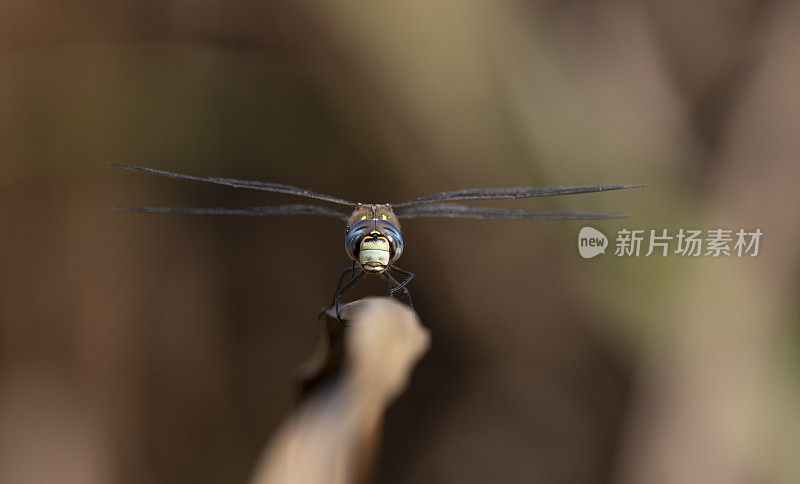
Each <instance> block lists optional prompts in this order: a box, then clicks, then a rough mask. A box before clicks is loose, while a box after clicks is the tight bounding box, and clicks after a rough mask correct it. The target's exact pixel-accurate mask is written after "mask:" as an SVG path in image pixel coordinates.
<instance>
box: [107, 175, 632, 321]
mask: <svg viewBox="0 0 800 484" xmlns="http://www.w3.org/2000/svg"><path fill="white" fill-rule="evenodd" d="M109 164H110V165H112V166H115V167H118V168H122V169H125V170H131V171H136V172H142V173H149V174H151V175H159V176H163V177H167V178H172V179H181V180H190V181H196V182H203V183H211V184H215V185H224V186H228V187H233V188H244V189H249V190H260V191H265V192H273V193H282V194H287V195H294V196H297V197H303V198H307V199H312V200H317V201H321V202H327V203H330V204H334V205H338V206H339V207H343V208H340V209H335V208H330V207H328V206H324V205H274V206H265V207H245V208H219V207H217V208H199V207H163V206H149V207H148V206H128V207H114V208H115V209H118V210H126V211H133V212H143V213H157V214H180V215H249V216H271V215H321V216H327V217H336V218H339V219H341V220H343V221H344V222H345V223H346V227H345V234H346V235H345V242H344V246H345V252H346V253H347V256H348V257H349V258H350V260H351V261H352V264H351V265H349V266H347V267H346V268H345V269H344V270H343V271H342V273H341V275H340V277H339V282H338V283H337V285H336V290H335V291H334V295H333V299H332V301H331V304H330V305H329V306H328V307H327V309H330V308H334V310H335V313H336V318H337V319H338V321H339V322H340V323H341V324H343V325H345V326H346V325H347V324H346V323H345V322H344V321H343V320H342V317H341V311H340V303H339V301H340V298H341V297H342V295H343V294H344V293H345V292H346V291H347V290H349V289H351V288H352V287H353V286H354V285H355V284H356V283H357V282H358V281H359V280H361V278H363V277H364V276H365V275H377V276H379V277H381V278H382V279H383V280H384V281H386V282H387V283H388V286H389V297H390V298H394V296H395V295H396V294H398V293H401V294H402V296H403V297H404V298H405V302H406V303H408V305H409V306H410V307H411V308H412V309H413V308H414V305H413V302H412V301H411V293H410V292H409V290H408V287H407V286H408V283H409V282H411V280H412V279H413V278H414V273H412V272H410V271H407V270H405V269H401V268H400V267H398V266H397V265H396V264H395V263H396V262H397V259H399V258H400V256H401V255H402V253H403V237H402V234H401V231H400V219H412V218H423V217H426V218H455V219H480V220H492V219H494V220H597V219H610V218H623V217H628V216H629V214H628V213H627V212H624V213H621V212H596V211H588V210H527V209H518V208H499V207H481V206H472V205H461V204H455V203H452V202H455V201H464V200H499V199H520V198H533V197H549V196H556V195H575V194H579V193H593V192H605V191H610V190H623V189H630V188H640V187H644V186H646V185H645V184H632V185H590V186H575V187H563V186H558V187H508V188H471V189H462V190H452V191H446V192H440V193H434V194H432V195H427V196H423V197H418V198H412V199H410V200H404V201H402V202H396V203H380V204H376V203H358V202H351V201H349V200H345V199H343V198H340V197H336V196H333V195H326V194H324V193H318V192H315V191H313V190H310V189H308V188H301V187H296V186H292V185H283V184H280V183H271V182H263V181H255V180H239V179H235V178H216V177H202V176H194V175H186V174H182V173H173V172H169V171H164V170H159V169H155V168H147V167H144V166H135V165H125V164H120V163H109ZM344 207H346V209H345V208H344ZM348 274H349V275H350V276H351V277H350V280H349V281H348V282H347V283H345V282H344V281H345V277H346V276H347V275H348ZM343 284H344V285H343ZM324 312H325V310H323V311H322V313H320V314H323V313H324Z"/></svg>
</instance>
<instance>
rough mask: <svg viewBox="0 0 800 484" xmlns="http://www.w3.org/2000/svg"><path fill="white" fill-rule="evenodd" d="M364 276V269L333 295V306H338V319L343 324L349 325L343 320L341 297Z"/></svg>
mask: <svg viewBox="0 0 800 484" xmlns="http://www.w3.org/2000/svg"><path fill="white" fill-rule="evenodd" d="M362 277H364V271H361V272H359V273H358V275H357V276H356V277H354V278H353V279H352V280H351V281H350V282H348V283H347V284H345V286H344V287H343V288H341V289H339V290H338V291H336V294H334V296H333V306H334V307H335V308H336V319H338V320H339V322H340V323H342V326H347V323H345V322H344V321H342V315H341V313H340V312H339V297H341V295H342V294H344V293H345V291H347V290H348V289H350V288H351V287H353V286H354V285H355V283H356V282H358V280H359V279H361V278H362Z"/></svg>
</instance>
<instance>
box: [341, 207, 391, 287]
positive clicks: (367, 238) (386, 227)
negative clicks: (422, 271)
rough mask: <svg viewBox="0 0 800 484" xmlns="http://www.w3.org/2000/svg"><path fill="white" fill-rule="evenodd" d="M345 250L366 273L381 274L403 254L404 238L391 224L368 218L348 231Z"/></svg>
mask: <svg viewBox="0 0 800 484" xmlns="http://www.w3.org/2000/svg"><path fill="white" fill-rule="evenodd" d="M345 250H346V251H347V255H348V256H349V257H350V258H351V259H353V260H354V261H356V262H358V263H359V264H360V265H361V268H362V269H364V271H365V272H372V273H381V272H383V271H385V270H386V269H387V268H388V267H389V265H391V264H392V263H393V262H394V261H396V260H397V259H398V258H399V257H400V254H402V253H403V238H402V237H401V236H400V230H399V229H398V228H397V227H396V226H395V225H394V224H392V223H391V222H389V221H387V220H380V219H368V218H367V219H363V220H360V221H359V222H357V223H356V224H355V225H353V226H352V227H351V228H350V230H348V231H347V237H346V239H345Z"/></svg>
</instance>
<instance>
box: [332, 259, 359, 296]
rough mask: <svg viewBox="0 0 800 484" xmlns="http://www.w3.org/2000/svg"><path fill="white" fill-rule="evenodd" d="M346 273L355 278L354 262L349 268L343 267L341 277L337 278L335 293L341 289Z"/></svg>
mask: <svg viewBox="0 0 800 484" xmlns="http://www.w3.org/2000/svg"><path fill="white" fill-rule="evenodd" d="M348 272H350V273H352V274H353V276H352V277H353V278H355V277H356V263H355V261H353V265H352V266H351V267H345V268H344V270H343V271H342V275H341V276H339V282H338V283H336V290H337V291H338V290H339V289H341V287H342V281H344V276H346V275H347V273H348Z"/></svg>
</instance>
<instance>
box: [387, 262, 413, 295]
mask: <svg viewBox="0 0 800 484" xmlns="http://www.w3.org/2000/svg"><path fill="white" fill-rule="evenodd" d="M389 267H390V268H391V269H393V270H394V271H397V272H399V273H400V274H403V275H404V276H406V280H404V281H403V283H402V284H400V285H399V286H398V287H397V288H396V289H397V290H399V289H403V288H404V287H406V284H408V283H409V282H411V279H413V278H414V273H413V272H409V271H407V270H405V269H401V268H399V267H397V266H389Z"/></svg>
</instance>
